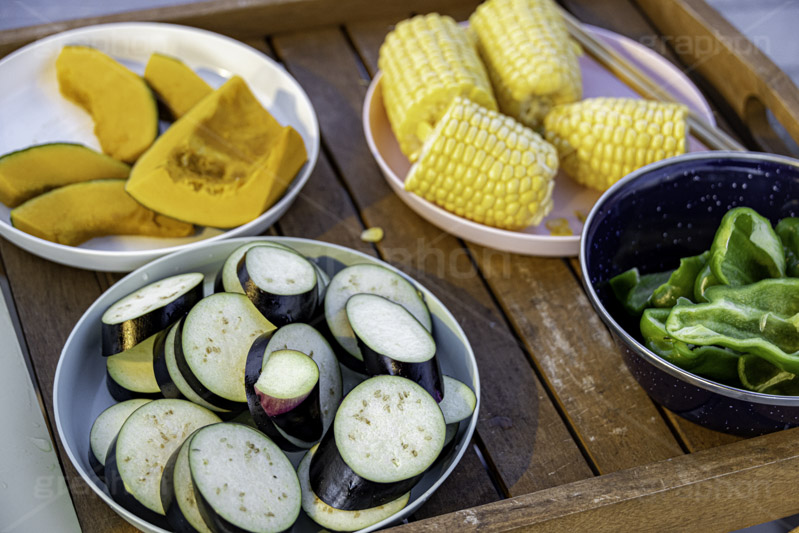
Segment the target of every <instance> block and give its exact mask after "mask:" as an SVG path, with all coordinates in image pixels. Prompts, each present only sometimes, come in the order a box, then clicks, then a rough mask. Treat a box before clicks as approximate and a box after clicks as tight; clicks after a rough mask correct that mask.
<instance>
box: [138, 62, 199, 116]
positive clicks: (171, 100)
mask: <svg viewBox="0 0 799 533" xmlns="http://www.w3.org/2000/svg"><path fill="white" fill-rule="evenodd" d="M144 79H145V81H147V83H149V84H150V87H152V89H153V90H154V91H155V92H156V93H157V94H158V96H160V97H161V101H162V102H163V103H164V105H165V106H166V107H167V109H169V112H170V113H171V114H172V116H173V117H174V118H176V119H177V118H180V117H182V116H183V115H185V114H186V113H187V112H188V111H189V109H191V108H192V107H194V106H195V105H196V104H197V102H199V101H200V100H202V99H203V98H205V97H206V96H208V95H209V94H211V93H212V92H213V89H212V88H211V86H210V85H208V84H207V83H205V81H204V80H203V79H202V78H201V77H199V76H198V75H197V74H196V73H195V72H194V71H193V70H192V69H190V68H189V67H187V66H186V64H185V63H183V62H182V61H181V60H179V59H176V58H174V57H170V56H167V55H163V54H158V53H154V54H152V55H151V56H150V59H149V60H148V61H147V66H146V67H145V68H144Z"/></svg>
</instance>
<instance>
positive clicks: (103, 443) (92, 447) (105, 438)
mask: <svg viewBox="0 0 799 533" xmlns="http://www.w3.org/2000/svg"><path fill="white" fill-rule="evenodd" d="M151 401H152V400H149V399H147V398H136V399H133V400H127V401H124V402H120V403H115V404H114V405H112V406H111V407H108V408H107V409H105V410H104V411H103V412H102V413H100V414H99V415H97V418H95V419H94V422H93V423H92V429H91V431H90V432H89V465H91V467H92V470H93V471H94V473H95V474H97V477H99V478H100V480H101V481H102V482H103V483H105V458H106V455H107V454H108V447H109V446H110V445H111V442H112V441H113V440H114V439H115V438H116V436H117V433H119V428H121V427H122V424H124V423H125V420H127V419H128V417H129V416H130V415H131V413H133V411H135V410H136V409H138V408H139V407H141V406H142V405H144V404H146V403H148V402H151Z"/></svg>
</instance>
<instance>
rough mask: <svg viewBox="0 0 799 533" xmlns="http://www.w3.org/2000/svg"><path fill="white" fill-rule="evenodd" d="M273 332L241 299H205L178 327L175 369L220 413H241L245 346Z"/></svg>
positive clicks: (225, 295)
mask: <svg viewBox="0 0 799 533" xmlns="http://www.w3.org/2000/svg"><path fill="white" fill-rule="evenodd" d="M274 329H275V327H274V326H273V325H272V324H271V323H270V322H269V321H268V320H266V318H264V316H263V315H262V314H261V313H260V312H258V310H257V309H256V308H255V307H254V306H253V305H252V303H251V302H250V300H249V299H248V298H247V297H246V296H244V295H242V294H234V293H215V294H212V295H210V296H207V297H205V298H203V299H202V300H201V301H200V302H199V303H197V305H195V306H194V307H193V308H192V310H191V311H190V312H189V314H188V315H186V318H185V320H184V321H183V322H182V323H181V324H179V325H178V331H177V332H176V337H175V345H174V346H175V360H176V361H177V366H178V369H179V370H180V373H181V374H182V375H183V377H184V378H185V379H186V381H187V382H188V384H189V385H190V386H191V388H192V389H193V390H194V392H196V393H197V394H198V395H199V396H200V397H202V398H203V399H204V400H205V401H207V402H209V403H211V404H213V405H215V406H217V407H219V408H221V409H228V410H234V411H236V410H240V409H243V408H244V404H245V402H246V401H247V395H246V393H245V387H244V367H245V364H246V362H247V354H248V352H249V349H250V345H251V344H252V342H253V340H255V339H256V338H258V337H259V336H260V335H262V334H264V333H269V332H271V331H272V330H274Z"/></svg>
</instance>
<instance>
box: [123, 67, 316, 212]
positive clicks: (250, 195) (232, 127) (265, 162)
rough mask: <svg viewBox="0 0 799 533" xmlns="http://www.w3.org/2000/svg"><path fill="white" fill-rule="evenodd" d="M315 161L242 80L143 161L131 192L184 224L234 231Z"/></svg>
mask: <svg viewBox="0 0 799 533" xmlns="http://www.w3.org/2000/svg"><path fill="white" fill-rule="evenodd" d="M307 157H308V156H307V153H306V150H305V145H304V143H303V141H302V138H301V137H300V135H299V134H298V133H297V132H296V131H295V130H294V129H293V128H292V127H290V126H285V127H284V126H281V125H280V123H279V122H278V121H277V120H276V119H275V118H274V117H273V116H272V115H271V114H270V113H269V112H268V111H267V110H266V109H264V108H263V106H261V104H260V103H259V102H258V100H257V99H256V98H255V96H254V95H253V94H252V92H251V91H250V89H249V87H247V84H246V83H245V82H244V80H243V79H241V78H240V77H238V76H234V77H232V78H231V79H230V80H228V81H227V82H226V83H225V84H224V85H222V87H220V88H219V89H217V90H216V91H214V92H213V93H211V94H210V95H209V96H207V97H206V98H204V99H203V100H202V101H200V103H198V104H197V105H195V106H194V107H193V108H192V109H191V110H190V111H189V112H188V113H187V114H185V115H184V116H183V117H182V118H181V119H179V120H178V121H176V122H175V123H174V124H173V125H172V126H171V127H170V128H169V129H168V130H167V131H166V132H164V134H163V135H161V137H159V138H158V140H157V141H156V142H155V143H154V144H153V146H152V148H150V149H149V150H147V152H146V153H144V155H142V156H141V158H139V160H138V161H137V162H136V164H135V165H134V166H133V169H132V170H131V173H130V178H129V179H128V184H127V191H128V192H129V193H130V194H131V196H133V197H134V198H136V200H138V201H139V202H141V203H142V204H143V205H145V206H147V207H149V208H150V209H153V210H154V211H157V212H159V213H163V214H165V215H169V216H171V217H174V218H176V219H178V220H185V221H186V222H193V223H194V224H199V225H203V226H212V227H217V228H230V227H234V226H239V225H241V224H244V223H246V222H249V221H251V220H253V219H254V218H256V217H258V216H259V215H260V214H261V213H263V212H264V211H265V210H266V209H268V208H269V207H270V206H271V205H272V203H274V202H275V201H276V200H277V199H278V198H280V196H281V195H282V194H283V192H284V191H285V190H286V187H288V185H289V184H290V183H291V181H292V180H293V179H294V176H295V175H296V174H297V171H298V170H299V169H300V167H302V165H303V163H305V161H306V160H307Z"/></svg>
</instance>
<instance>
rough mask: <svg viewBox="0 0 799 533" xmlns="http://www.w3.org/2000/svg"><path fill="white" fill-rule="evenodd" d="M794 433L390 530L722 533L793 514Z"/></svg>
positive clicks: (796, 506) (797, 455)
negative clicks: (684, 532)
mask: <svg viewBox="0 0 799 533" xmlns="http://www.w3.org/2000/svg"><path fill="white" fill-rule="evenodd" d="M797 438H799V428H797V429H792V430H788V431H783V432H780V433H775V434H772V435H768V436H765V437H757V438H754V439H748V440H745V441H741V442H737V443H735V444H730V445H728V446H722V447H720V448H715V449H713V450H707V451H703V452H697V453H694V454H688V455H682V456H680V457H677V458H674V459H671V460H665V461H660V462H657V463H653V464H649V465H644V466H640V467H637V468H633V469H630V470H625V471H622V472H617V473H615V474H608V475H605V476H600V477H596V478H593V479H588V480H583V481H578V482H575V483H571V484H568V485H562V486H559V487H556V488H553V489H549V490H545V491H541V492H537V493H534V494H527V495H524V496H519V497H516V498H511V499H507V500H503V501H501V502H496V503H493V504H489V505H484V506H481V507H477V508H473V509H465V510H462V511H458V512H456V513H451V514H448V515H444V516H440V517H436V518H432V519H428V520H423V521H420V522H416V523H414V524H412V525H411V526H402V527H398V528H394V529H391V530H390V531H392V532H396V533H402V532H405V531H413V532H414V533H425V532H442V533H443V532H450V531H458V532H459V533H468V532H472V531H475V532H476V531H488V530H490V531H525V532H538V531H540V532H545V533H559V532H563V533H571V532H574V531H591V532H593V533H603V532H609V533H610V532H617V531H675V532H679V531H702V532H708V533H712V532H727V531H731V530H735V529H738V528H741V527H746V526H751V525H755V524H760V523H763V522H767V521H770V520H775V519H779V518H782V517H785V516H789V515H792V514H795V513H797V512H799V500H798V499H797V498H794V497H791V496H790V495H793V494H795V493H796V479H797V476H799V452H797V449H796V440H797Z"/></svg>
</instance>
